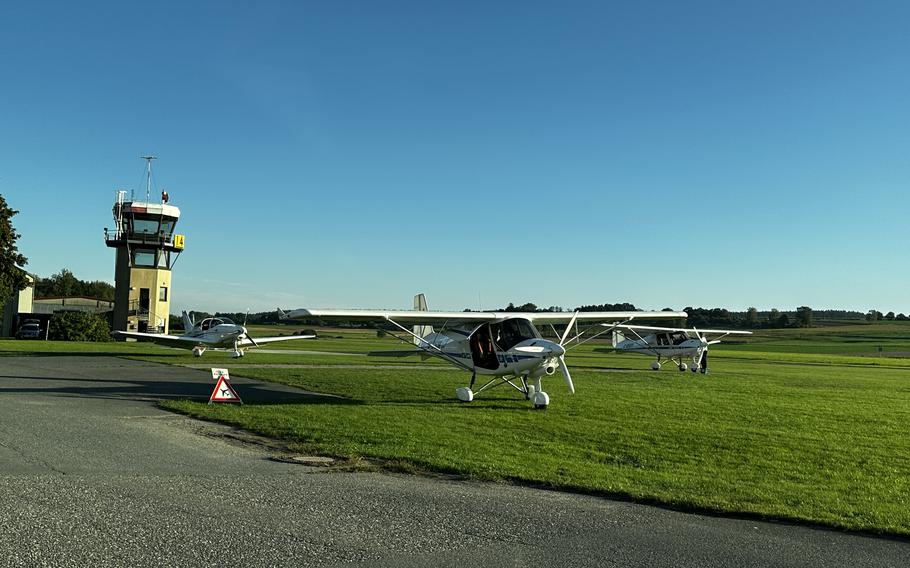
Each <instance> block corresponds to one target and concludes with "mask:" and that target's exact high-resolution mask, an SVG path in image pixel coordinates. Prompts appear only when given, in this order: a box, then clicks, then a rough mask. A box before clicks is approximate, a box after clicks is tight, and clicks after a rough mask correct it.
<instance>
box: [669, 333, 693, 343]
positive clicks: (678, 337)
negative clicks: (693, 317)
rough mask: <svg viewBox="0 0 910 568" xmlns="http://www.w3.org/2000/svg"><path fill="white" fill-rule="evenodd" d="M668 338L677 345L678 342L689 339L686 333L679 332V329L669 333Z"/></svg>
mask: <svg viewBox="0 0 910 568" xmlns="http://www.w3.org/2000/svg"><path fill="white" fill-rule="evenodd" d="M670 338H671V339H672V340H673V345H679V344H680V343H682V342H683V341H685V340H687V339H689V338H688V337H687V336H686V334H685V333H683V332H681V331H677V332H676V333H674V334H673V335H671V336H670Z"/></svg>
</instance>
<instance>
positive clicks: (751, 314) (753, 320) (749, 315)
mask: <svg viewBox="0 0 910 568" xmlns="http://www.w3.org/2000/svg"><path fill="white" fill-rule="evenodd" d="M745 323H746V326H748V327H758V310H757V309H756V308H749V309H748V310H746V319H745Z"/></svg>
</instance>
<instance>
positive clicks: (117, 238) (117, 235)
mask: <svg viewBox="0 0 910 568" xmlns="http://www.w3.org/2000/svg"><path fill="white" fill-rule="evenodd" d="M104 241H105V242H106V243H107V244H108V246H112V245H115V244H119V243H124V242H127V243H130V244H141V245H153V246H174V233H165V232H164V231H158V232H157V233H149V232H147V231H142V232H136V231H121V230H119V229H118V230H113V231H112V230H110V229H104Z"/></svg>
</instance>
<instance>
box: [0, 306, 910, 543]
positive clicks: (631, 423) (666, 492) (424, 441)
mask: <svg viewBox="0 0 910 568" xmlns="http://www.w3.org/2000/svg"><path fill="white" fill-rule="evenodd" d="M908 332H910V326H905V325H903V326H901V325H895V324H889V325H881V326H879V325H873V326H840V327H837V328H831V330H827V329H823V330H816V329H812V330H785V331H784V332H778V334H777V335H775V333H774V332H764V333H762V334H760V335H758V336H757V337H755V338H754V341H752V342H750V343H745V344H737V345H728V346H725V345H721V346H718V348H715V349H712V362H711V363H712V372H711V374H710V375H707V376H702V375H693V374H692V373H680V372H678V371H676V370H675V369H672V368H670V367H665V369H664V370H663V371H661V372H659V373H655V372H652V371H649V370H646V368H647V366H648V365H649V364H650V360H649V359H648V358H647V357H644V356H640V355H615V354H606V353H598V352H595V351H594V349H595V348H603V347H604V345H603V344H601V345H591V344H589V345H585V346H583V347H581V348H579V349H577V350H573V351H570V352H569V357H568V362H569V365H570V367H571V368H572V370H573V378H574V379H575V383H576V388H577V394H576V395H574V396H573V395H569V394H568V392H567V391H566V389H565V386H564V385H563V383H562V381H561V379H560V378H559V376H558V375H557V376H556V377H553V378H550V379H548V380H547V381H546V382H545V388H546V390H547V391H548V392H549V393H550V395H551V406H550V408H549V409H548V410H546V411H543V412H541V411H534V410H531V409H530V406H529V405H528V403H526V402H524V401H522V400H520V399H519V398H518V397H517V393H515V391H511V390H504V389H497V390H494V391H492V392H491V393H490V394H489V395H487V393H484V394H483V395H481V397H480V398H478V399H476V400H475V401H474V402H473V403H471V404H462V403H458V402H456V401H455V400H454V389H455V388H456V387H458V386H462V385H464V384H466V382H467V380H468V378H469V377H468V375H467V374H466V373H463V372H460V371H458V370H457V369H454V368H450V367H448V366H445V365H440V367H439V369H423V368H421V369H410V370H408V369H404V370H401V369H379V370H366V369H351V368H306V367H301V368H284V367H281V368H263V367H255V366H253V367H251V366H249V365H255V364H256V363H277V364H284V363H287V364H293V363H298V364H302V365H307V364H320V365H323V364H325V365H333V364H341V365H345V364H363V363H378V362H381V361H382V359H377V358H372V357H371V358H367V357H365V356H364V355H363V353H364V352H366V351H368V350H374V349H397V348H399V346H400V345H401V344H399V343H396V342H395V341H394V340H391V339H388V338H385V339H380V338H377V337H376V336H375V333H373V332H363V331H337V330H329V331H324V332H322V336H321V338H320V339H318V340H316V341H313V342H308V341H301V342H291V343H289V344H284V345H283V347H285V348H287V349H306V350H318V351H325V352H335V353H339V352H341V353H349V355H346V356H338V355H322V356H312V355H299V354H293V353H288V354H274V355H273V354H266V353H251V354H250V355H248V356H247V357H245V358H243V359H241V360H231V359H228V358H227V357H226V356H225V355H224V354H220V353H206V355H205V357H204V358H203V359H194V358H193V357H192V356H190V355H184V354H181V353H180V352H175V351H173V350H166V349H161V348H158V347H155V346H150V345H147V344H138V345H137V344H132V345H129V344H110V345H104V346H102V347H95V346H91V347H87V346H85V345H79V346H78V347H73V346H69V345H66V344H56V345H51V344H48V345H45V346H42V348H43V349H45V350H46V351H45V354H55V353H66V352H68V351H67V349H71V351H69V352H80V350H83V349H84V350H85V351H84V352H88V353H91V352H100V353H113V354H121V355H123V356H132V357H139V358H142V359H150V360H157V361H162V362H171V363H193V364H211V365H212V366H220V365H222V364H223V365H225V366H228V367H229V368H231V370H232V374H234V375H242V376H248V377H253V378H259V379H263V380H269V381H275V382H280V383H285V384H290V385H294V386H299V387H301V388H305V389H307V390H311V391H315V392H322V393H331V394H335V395H339V396H340V397H342V398H327V399H324V400H322V401H321V403H307V404H256V405H253V404H248V405H244V406H241V407H236V406H209V405H206V404H200V403H196V402H191V401H173V402H165V403H163V405H164V406H165V407H167V408H170V409H172V410H176V411H179V412H183V413H187V414H190V415H193V416H197V417H200V418H206V419H211V420H218V421H221V422H225V423H228V424H234V425H236V426H238V427H241V428H244V429H247V430H250V431H254V432H258V433H261V434H265V435H267V436H272V437H275V438H279V439H281V440H283V441H285V442H287V443H289V444H291V446H292V447H293V448H294V449H296V450H298V451H301V452H313V453H318V454H324V455H334V456H346V457H366V458H372V459H376V460H380V461H381V462H386V463H393V464H396V465H402V464H403V465H405V466H407V467H410V468H413V469H416V470H423V471H439V472H449V473H456V474H459V475H465V476H468V477H472V478H476V479H489V480H501V481H511V482H518V483H525V484H533V485H541V486H547V487H553V488H558V489H564V490H570V491H578V492H584V493H594V494H601V495H607V496H616V497H622V498H630V499H634V500H638V501H644V502H653V503H661V504H666V505H670V506H673V507H677V508H681V509H685V510H700V511H712V512H724V513H731V514H738V515H756V516H761V517H767V518H775V519H788V520H801V521H811V522H815V523H820V524H824V525H828V526H833V527H839V528H845V529H850V530H864V531H872V532H879V533H887V534H898V535H910V359H903V358H888V357H881V358H879V357H869V356H865V354H864V352H863V351H861V350H860V351H856V350H854V349H853V347H854V346H856V345H864V344H865V343H867V342H870V341H871V342H872V343H871V344H875V342H879V343H885V344H887V345H889V346H892V350H894V351H900V350H903V349H906V350H907V351H910V340H908V339H907V337H908V336H910V333H908ZM261 334H262V335H274V334H275V333H269V330H268V329H265V330H263V333H261ZM254 337H255V335H254ZM339 337H340V338H339ZM39 343H40V342H0V354H3V352H4V351H11V350H13V351H14V350H15V349H17V348H19V346H21V345H23V344H25V345H27V346H28V347H30V348H32V347H34V348H37V347H38V345H39ZM794 343H795V344H796V345H806V346H812V345H815V346H816V347H818V346H819V345H827V346H830V349H829V348H828V347H825V349H823V350H819V349H804V350H802V351H800V350H797V347H791V346H792V345H794ZM839 346H841V347H844V346H846V347H844V348H843V349H840V348H838V347H839ZM96 349H97V351H95V350H96ZM787 349H791V350H790V351H787ZM120 350H122V351H120ZM387 361H388V362H389V363H391V364H400V363H402V362H404V361H405V360H402V359H397V358H396V359H392V360H387ZM415 362H417V363H420V361H419V360H415ZM241 395H242V391H241Z"/></svg>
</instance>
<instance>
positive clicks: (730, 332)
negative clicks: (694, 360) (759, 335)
mask: <svg viewBox="0 0 910 568" xmlns="http://www.w3.org/2000/svg"><path fill="white" fill-rule="evenodd" d="M603 325H604V326H607V327H618V328H622V329H633V330H639V329H640V330H645V331H692V332H694V331H697V332H698V333H700V334H702V335H704V334H707V333H711V334H714V333H722V334H725V335H752V332H751V331H733V330H729V329H701V328H691V327H690V328H685V327H654V326H650V325H623V324H621V325H610V324H606V323H605V324H603Z"/></svg>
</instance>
